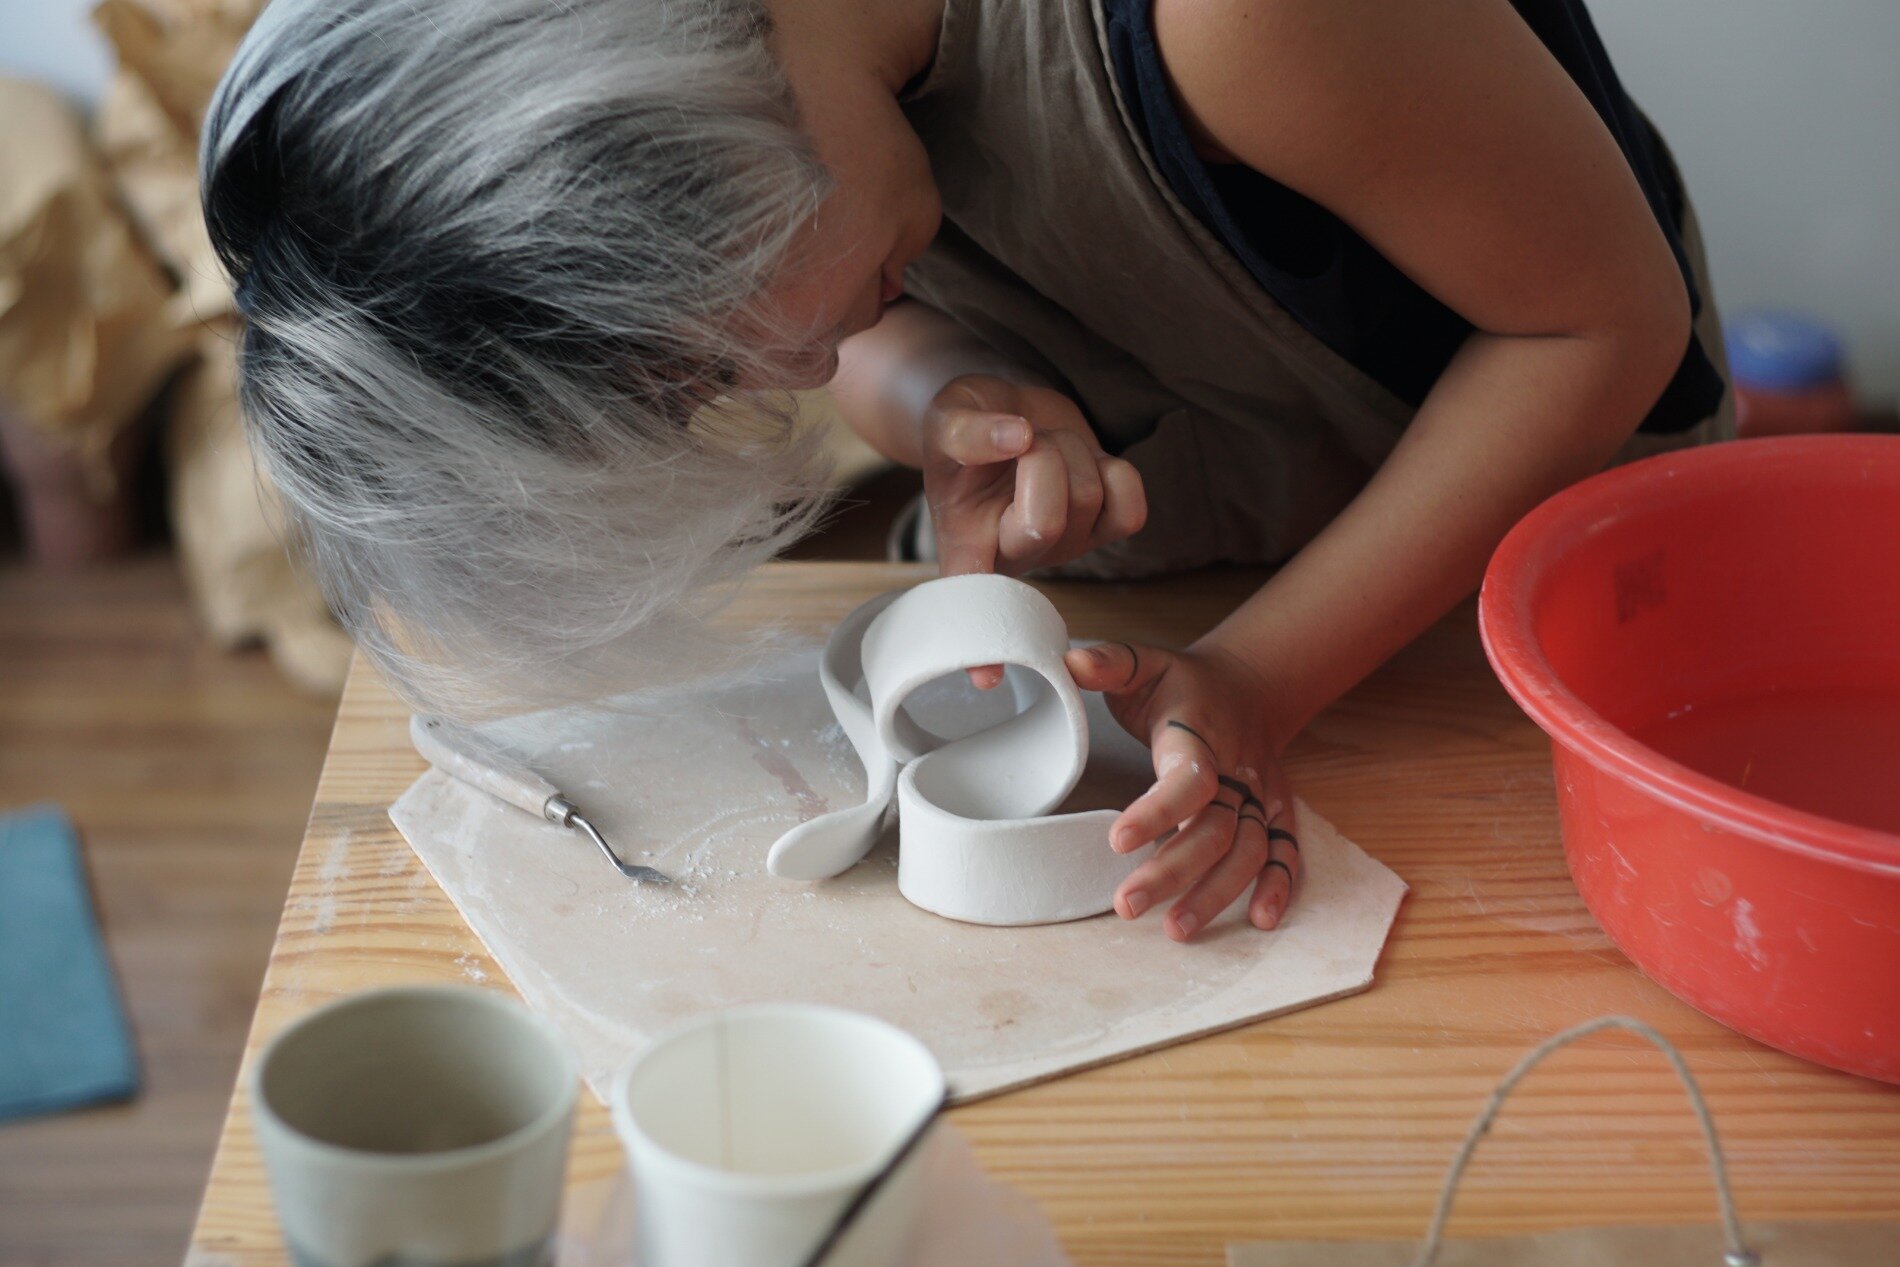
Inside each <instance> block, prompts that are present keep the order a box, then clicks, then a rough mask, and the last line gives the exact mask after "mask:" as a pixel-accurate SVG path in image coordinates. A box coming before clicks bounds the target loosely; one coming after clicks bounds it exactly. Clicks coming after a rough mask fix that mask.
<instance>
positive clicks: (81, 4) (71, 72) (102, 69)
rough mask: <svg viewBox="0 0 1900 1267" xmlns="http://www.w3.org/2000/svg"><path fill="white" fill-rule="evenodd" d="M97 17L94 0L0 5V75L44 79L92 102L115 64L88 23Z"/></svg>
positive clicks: (6, 0) (0, 1)
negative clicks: (93, 9)
mask: <svg viewBox="0 0 1900 1267" xmlns="http://www.w3.org/2000/svg"><path fill="white" fill-rule="evenodd" d="M91 11H92V0H0V73H5V74H8V75H20V76H30V77H32V78H34V79H41V80H44V81H46V82H47V83H50V84H53V85H54V86H55V87H57V88H59V89H60V90H61V91H62V92H64V93H66V94H67V95H68V96H70V97H73V98H74V99H76V100H79V101H82V102H83V101H91V100H92V99H93V98H95V97H96V96H98V94H99V92H100V90H101V89H103V88H104V87H105V84H106V76H107V74H108V71H109V69H110V67H111V64H112V63H111V58H110V56H109V54H108V52H107V49H106V45H105V41H104V40H102V39H100V38H99V34H98V32H96V31H94V30H93V28H92V23H91V22H90V21H89V20H88V19H87V16H86V15H87V14H88V13H90V12H91ZM4 126H5V123H4V121H0V127H4Z"/></svg>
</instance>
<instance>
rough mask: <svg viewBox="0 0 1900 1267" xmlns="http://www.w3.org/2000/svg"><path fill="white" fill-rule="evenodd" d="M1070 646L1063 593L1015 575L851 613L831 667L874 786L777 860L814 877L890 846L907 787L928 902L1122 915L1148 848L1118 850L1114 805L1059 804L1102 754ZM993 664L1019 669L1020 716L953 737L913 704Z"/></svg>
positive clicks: (791, 835)
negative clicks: (1120, 896) (928, 691)
mask: <svg viewBox="0 0 1900 1267" xmlns="http://www.w3.org/2000/svg"><path fill="white" fill-rule="evenodd" d="M1069 645H1070V644H1069V636H1068V630H1067V629H1066V628H1065V627H1064V625H1063V622H1062V617H1061V615H1060V614H1059V613H1058V612H1057V611H1056V609H1055V607H1054V606H1053V605H1052V604H1051V603H1050V602H1049V600H1048V599H1046V598H1044V597H1043V596H1042V595H1041V594H1040V593H1038V592H1037V591H1036V590H1035V589H1033V588H1032V587H1030V586H1028V585H1025V584H1024V583H1022V582H1021V581H1016V580H1012V579H1010V578H1008V577H1003V576H993V575H970V576H955V577H946V578H944V579H942V580H938V581H929V582H926V583H924V584H922V585H919V586H916V587H915V588H913V589H909V590H905V591H903V592H901V593H898V594H895V595H892V594H886V595H882V596H880V597H878V598H876V599H873V600H871V601H870V602H869V603H866V604H865V605H864V606H862V607H860V608H858V610H857V611H855V612H853V613H851V615H850V616H848V617H846V618H845V620H844V621H843V622H842V623H841V624H840V625H839V626H838V629H837V631H836V632H835V633H834V634H833V635H832V637H831V640H830V641H829V642H828V643H827V644H826V647H825V654H824V658H823V661H822V667H821V669H820V677H821V680H822V681H823V683H824V687H825V694H826V697H827V698H828V699H829V701H830V703H831V706H832V710H833V712H834V713H835V714H836V715H837V718H838V722H839V725H840V726H841V727H842V728H843V730H844V732H845V734H846V735H847V736H848V737H849V738H850V740H851V745H852V747H853V748H854V749H855V750H856V751H857V753H858V756H859V759H860V760H862V761H863V762H864V767H865V782H866V786H867V788H868V792H867V795H866V798H865V801H864V802H863V804H861V805H857V806H852V807H851V808H849V809H845V810H838V811H834V812H832V813H830V814H826V815H823V816H820V817H818V818H815V819H812V820H811V821H810V822H806V823H802V824H800V825H799V826H798V827H796V828H794V829H792V830H791V831H790V832H787V833H786V834H785V835H784V836H783V837H781V838H780V839H779V840H778V842H777V843H776V844H774V845H773V847H772V850H771V852H770V854H769V855H768V857H767V863H766V865H767V867H768V869H769V870H770V871H771V872H772V873H773V874H774V875H779V876H784V877H787V878H791V879H801V880H815V879H824V878H826V877H828V876H832V875H836V874H838V873H839V872H841V871H843V870H845V869H846V868H848V867H850V866H851V865H852V864H853V863H855V862H856V861H858V859H860V858H862V857H863V856H864V854H865V853H867V852H868V851H869V850H870V848H871V847H872V845H873V844H875V843H876V840H877V834H878V828H879V826H880V824H881V822H882V818H883V813H884V810H885V808H886V806H887V805H888V804H889V803H890V800H891V797H892V794H893V790H894V792H895V795H896V799H897V807H898V889H899V891H900V892H902V893H903V895H904V896H905V897H906V898H907V899H909V900H910V901H911V902H913V903H914V904H916V905H917V906H920V907H922V908H924V909H925V910H928V911H934V912H935V913H937V914H939V915H943V916H947V917H948V918H950V919H956V920H963V921H965V922H968V923H973V924H1001V925H1024V924H1048V923H1057V922H1061V921H1064V920H1071V919H1080V918H1083V917H1085V916H1089V915H1098V914H1100V913H1101V912H1103V911H1106V910H1108V909H1109V908H1110V906H1111V905H1112V904H1113V899H1114V893H1115V889H1116V887H1117V886H1118V885H1119V884H1120V883H1121V881H1122V880H1123V879H1125V878H1126V877H1127V876H1128V874H1129V873H1130V872H1131V871H1133V870H1134V868H1135V867H1136V866H1138V865H1139V864H1140V863H1141V861H1142V860H1143V859H1144V858H1145V857H1146V856H1147V855H1148V852H1149V850H1139V851H1137V852H1135V853H1132V854H1117V853H1115V852H1114V851H1113V850H1111V849H1110V848H1109V846H1108V828H1109V825H1110V824H1112V823H1113V822H1114V821H1115V818H1116V811H1114V810H1091V811H1088V812H1086V813H1080V814H1052V813H1051V811H1052V810H1054V809H1055V808H1056V807H1057V806H1058V805H1060V804H1061V803H1062V801H1063V799H1064V798H1065V797H1067V796H1068V795H1069V793H1070V792H1071V791H1073V790H1074V788H1075V785H1076V783H1077V781H1078V780H1079V779H1080V778H1081V776H1082V773H1083V770H1084V769H1085V767H1086V766H1087V763H1088V752H1089V723H1088V714H1087V711H1086V709H1085V708H1084V707H1083V702H1082V695H1081V692H1080V691H1079V690H1078V689H1077V687H1076V685H1075V681H1074V679H1073V678H1071V677H1070V676H1069V671H1068V669H1067V667H1066V666H1065V665H1064V664H1063V662H1062V656H1063V653H1064V652H1065V651H1067V650H1068V648H1069ZM985 664H1002V665H1005V666H1010V668H1009V671H1008V674H1007V677H1006V688H1007V689H1008V690H1009V691H1010V692H1011V695H1012V697H1013V699H1014V702H1015V704H1016V711H1015V712H1014V713H1013V714H1012V715H1010V716H1009V717H1007V718H1006V719H1005V720H1003V721H1001V722H998V723H996V724H993V725H990V726H987V727H985V728H983V729H980V730H978V731H976V732H974V733H971V734H966V735H960V736H951V735H944V734H938V733H935V732H933V731H931V730H929V729H927V728H926V727H925V726H924V725H922V724H921V723H920V722H918V721H917V720H916V718H915V717H913V716H912V715H911V713H910V712H909V711H908V710H907V709H906V707H905V702H906V701H907V700H908V699H910V698H911V697H912V696H913V695H915V694H916V693H917V692H918V691H919V690H920V689H921V688H923V687H924V686H926V685H927V684H929V683H931V682H933V681H936V680H937V679H940V678H942V677H944V676H945V675H946V674H953V673H956V672H959V671H961V670H964V669H969V668H974V667H976V666H978V665H985ZM998 689H1004V688H998ZM900 767H901V772H900ZM893 785H894V786H893Z"/></svg>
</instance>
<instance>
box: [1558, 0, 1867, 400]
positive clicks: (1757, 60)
mask: <svg viewBox="0 0 1900 1267" xmlns="http://www.w3.org/2000/svg"><path fill="white" fill-rule="evenodd" d="M1588 2H1589V4H1590V9H1591V12H1592V13H1593V14H1594V15H1595V16H1596V20H1597V27H1598V29H1599V30H1600V31H1601V32H1602V35H1603V42H1604V43H1605V44H1607V45H1608V46H1609V49H1610V54H1611V56H1612V57H1613V58H1614V59H1615V61H1616V64H1617V69H1618V71H1619V73H1621V75H1622V76H1623V82H1624V84H1625V86H1626V87H1628V88H1629V90H1630V93H1631V94H1632V95H1633V96H1634V97H1635V98H1636V99H1637V101H1638V102H1640V103H1641V104H1642V106H1643V108H1644V109H1645V110H1646V111H1648V112H1649V115H1650V117H1651V118H1653V119H1654V120H1655V121H1656V125H1657V126H1658V127H1659V128H1661V129H1662V132H1663V135H1664V136H1666V137H1667V138H1668V140H1669V146H1670V148H1671V149H1672V150H1674V151H1675V154H1676V158H1677V161H1678V162H1680V163H1681V165H1682V168H1683V175H1684V177H1685V178H1686V180H1687V182H1688V185H1689V191H1690V195H1691V197H1693V198H1694V200H1695V203H1696V212H1697V215H1698V216H1700V218H1701V221H1702V229H1703V237H1704V238H1705V239H1706V241H1707V243H1708V249H1709V265H1710V268H1711V269H1712V270H1713V271H1714V273H1715V290H1716V297H1717V300H1718V302H1719V304H1720V307H1721V308H1722V310H1723V311H1726V312H1733V311H1736V310H1738V309H1740V308H1744V307H1758V306H1763V305H1775V304H1785V305H1792V306H1796V307H1801V308H1806V309H1809V310H1811V311H1814V312H1816V313H1819V314H1820V315H1822V316H1824V317H1826V318H1828V319H1829V320H1830V321H1832V322H1834V323H1835V324H1837V325H1839V326H1842V327H1844V328H1845V329H1846V331H1847V332H1848V335H1849V346H1850V354H1851V356H1852V364H1853V369H1854V372H1855V376H1856V378H1857V379H1858V380H1859V382H1860V384H1861V386H1862V387H1863V388H1864V389H1865V390H1866V391H1867V393H1868V394H1869V395H1872V396H1876V397H1884V398H1885V399H1887V400H1889V401H1890V400H1892V399H1893V398H1894V396H1895V395H1896V394H1900V0H1588Z"/></svg>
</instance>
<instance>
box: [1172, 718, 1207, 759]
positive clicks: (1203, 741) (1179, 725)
mask: <svg viewBox="0 0 1900 1267" xmlns="http://www.w3.org/2000/svg"><path fill="white" fill-rule="evenodd" d="M1167 724H1168V725H1170V726H1172V727H1174V728H1175V729H1176V730H1185V731H1187V732H1188V734H1190V735H1193V736H1194V737H1195V738H1196V739H1198V740H1200V741H1201V746H1202V747H1203V748H1206V749H1207V755H1208V756H1210V757H1211V756H1213V755H1214V745H1213V744H1211V743H1209V742H1207V736H1206V735H1203V734H1202V733H1201V732H1200V731H1198V730H1196V729H1194V727H1192V726H1190V725H1188V724H1187V723H1186V722H1184V721H1176V720H1174V719H1173V718H1172V717H1170V718H1169V719H1168V721H1167Z"/></svg>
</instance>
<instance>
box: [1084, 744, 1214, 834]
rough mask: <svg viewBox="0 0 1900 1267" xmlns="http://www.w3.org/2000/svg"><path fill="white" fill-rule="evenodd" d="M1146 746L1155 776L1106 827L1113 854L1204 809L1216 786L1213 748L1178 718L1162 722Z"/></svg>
mask: <svg viewBox="0 0 1900 1267" xmlns="http://www.w3.org/2000/svg"><path fill="white" fill-rule="evenodd" d="M1149 746H1150V748H1151V749H1152V750H1153V752H1154V761H1155V774H1156V775H1157V776H1159V777H1157V778H1156V779H1155V785H1154V786H1153V787H1151V788H1149V789H1148V790H1147V791H1146V792H1143V793H1142V794H1141V795H1140V796H1139V797H1137V798H1136V799H1135V802H1134V804H1132V805H1130V806H1129V807H1128V808H1127V809H1125V810H1123V811H1122V815H1121V817H1120V818H1118V819H1116V820H1115V825H1114V826H1113V827H1111V828H1110V829H1109V833H1108V839H1109V844H1110V847H1111V848H1113V849H1114V850H1115V851H1116V852H1117V853H1128V852H1129V851H1131V850H1134V849H1139V848H1140V847H1141V846H1143V845H1145V844H1147V843H1148V842H1149V841H1151V840H1159V839H1160V838H1161V837H1162V836H1163V835H1164V834H1166V833H1167V832H1168V831H1169V829H1171V828H1173V827H1175V826H1177V825H1179V824H1181V823H1184V822H1186V821H1187V820H1188V819H1190V818H1192V817H1193V816H1194V815H1195V814H1197V813H1199V812H1200V811H1201V810H1203V809H1206V808H1207V806H1208V804H1209V802H1211V801H1212V800H1213V799H1214V794H1215V793H1216V792H1218V791H1219V790H1220V772H1219V771H1218V770H1217V769H1215V766H1214V753H1213V751H1212V750H1211V749H1209V748H1208V746H1207V744H1206V742H1205V741H1204V740H1202V739H1201V738H1200V736H1199V735H1198V734H1197V733H1196V732H1195V731H1193V730H1190V729H1188V728H1186V727H1185V726H1184V725H1181V724H1180V723H1164V724H1163V725H1162V726H1161V727H1160V728H1159V729H1158V730H1157V731H1156V733H1155V737H1154V741H1153V742H1152V743H1151V744H1150V745H1149Z"/></svg>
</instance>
